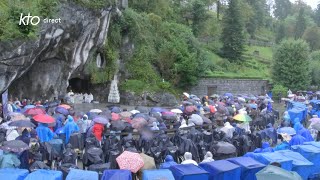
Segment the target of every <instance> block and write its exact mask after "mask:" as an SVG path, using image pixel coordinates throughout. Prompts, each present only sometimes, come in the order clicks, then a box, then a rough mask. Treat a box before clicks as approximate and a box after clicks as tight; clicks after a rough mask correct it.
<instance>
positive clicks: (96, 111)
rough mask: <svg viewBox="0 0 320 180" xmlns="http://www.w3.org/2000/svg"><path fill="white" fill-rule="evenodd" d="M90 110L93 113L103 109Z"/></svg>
mask: <svg viewBox="0 0 320 180" xmlns="http://www.w3.org/2000/svg"><path fill="white" fill-rule="evenodd" d="M90 112H92V113H101V112H102V110H101V109H91V110H90Z"/></svg>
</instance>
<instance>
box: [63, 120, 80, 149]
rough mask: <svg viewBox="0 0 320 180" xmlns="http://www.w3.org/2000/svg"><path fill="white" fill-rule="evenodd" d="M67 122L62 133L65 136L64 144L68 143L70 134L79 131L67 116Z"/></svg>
mask: <svg viewBox="0 0 320 180" xmlns="http://www.w3.org/2000/svg"><path fill="white" fill-rule="evenodd" d="M67 121H68V122H67V124H66V125H65V126H64V128H63V132H64V133H65V134H66V141H65V143H66V144H68V143H69V139H70V136H71V134H72V133H75V132H78V131H79V127H78V125H77V124H76V123H75V122H74V120H73V117H72V116H70V115H68V119H67Z"/></svg>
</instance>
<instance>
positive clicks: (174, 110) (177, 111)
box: [171, 109, 183, 114]
mask: <svg viewBox="0 0 320 180" xmlns="http://www.w3.org/2000/svg"><path fill="white" fill-rule="evenodd" d="M171 112H173V113H176V114H182V113H183V112H182V111H181V109H171Z"/></svg>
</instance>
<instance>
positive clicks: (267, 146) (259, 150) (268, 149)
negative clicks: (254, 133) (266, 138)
mask: <svg viewBox="0 0 320 180" xmlns="http://www.w3.org/2000/svg"><path fill="white" fill-rule="evenodd" d="M253 152H254V153H265V152H274V150H273V149H272V148H271V147H270V144H269V143H268V142H263V143H262V147H261V148H257V149H255V150H254V151H253Z"/></svg>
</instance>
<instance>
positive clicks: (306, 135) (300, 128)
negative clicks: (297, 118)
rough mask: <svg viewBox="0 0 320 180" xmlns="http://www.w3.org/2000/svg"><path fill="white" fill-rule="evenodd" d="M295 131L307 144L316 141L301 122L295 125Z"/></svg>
mask: <svg viewBox="0 0 320 180" xmlns="http://www.w3.org/2000/svg"><path fill="white" fill-rule="evenodd" d="M294 130H296V132H297V134H299V135H301V136H302V137H304V138H305V139H306V142H309V141H314V139H313V137H312V136H311V133H310V131H309V130H308V129H306V128H304V127H303V125H302V124H301V123H300V122H297V123H295V124H294Z"/></svg>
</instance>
